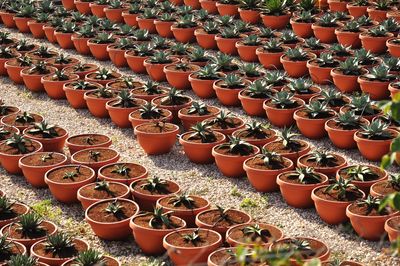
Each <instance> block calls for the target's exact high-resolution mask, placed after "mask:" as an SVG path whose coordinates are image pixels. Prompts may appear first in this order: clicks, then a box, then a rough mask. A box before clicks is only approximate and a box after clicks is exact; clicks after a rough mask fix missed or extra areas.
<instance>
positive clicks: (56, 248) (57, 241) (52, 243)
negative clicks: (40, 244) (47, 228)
mask: <svg viewBox="0 0 400 266" xmlns="http://www.w3.org/2000/svg"><path fill="white" fill-rule="evenodd" d="M44 249H45V251H46V252H48V253H51V254H53V256H58V257H60V258H67V257H68V255H69V254H71V253H72V254H73V253H75V252H76V251H75V245H74V241H73V239H72V238H70V237H69V236H67V235H66V234H64V233H55V234H53V235H48V236H47V238H46V241H45V242H44Z"/></svg>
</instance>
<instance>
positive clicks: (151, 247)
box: [129, 208, 186, 255]
mask: <svg viewBox="0 0 400 266" xmlns="http://www.w3.org/2000/svg"><path fill="white" fill-rule="evenodd" d="M129 226H130V227H131V229H132V233H133V236H134V238H135V241H136V243H137V244H138V246H139V247H140V249H141V250H142V251H143V253H145V254H147V255H158V254H162V253H164V252H165V249H164V247H163V245H162V243H163V238H164V237H165V236H166V235H167V234H169V233H170V232H174V231H176V230H179V229H182V228H185V227H186V223H185V221H184V220H182V219H180V218H178V217H176V216H173V215H172V213H171V212H167V213H164V210H163V209H162V208H155V209H154V211H153V212H148V213H143V214H139V215H136V216H134V217H133V218H132V219H131V221H130V224H129Z"/></svg>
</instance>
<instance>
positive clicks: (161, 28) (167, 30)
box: [154, 19, 175, 38]
mask: <svg viewBox="0 0 400 266" xmlns="http://www.w3.org/2000/svg"><path fill="white" fill-rule="evenodd" d="M174 23H175V22H174V21H162V20H158V19H156V20H155V21H154V25H155V26H156V30H157V33H158V35H160V36H161V37H163V38H172V37H174V34H173V33H172V30H171V26H172V25H173V24H174Z"/></svg>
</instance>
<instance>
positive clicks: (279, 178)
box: [276, 170, 329, 188]
mask: <svg viewBox="0 0 400 266" xmlns="http://www.w3.org/2000/svg"><path fill="white" fill-rule="evenodd" d="M287 172H291V171H290V170H289V171H287ZM287 172H283V173H280V174H279V175H278V176H277V177H276V178H277V181H278V180H279V182H281V183H283V184H289V185H292V186H298V187H304V188H310V187H319V186H321V185H324V183H326V181H328V180H329V177H328V176H327V175H326V174H323V173H320V172H317V174H318V175H320V176H321V177H323V178H324V180H323V181H321V182H319V183H316V184H300V183H290V182H286V181H284V180H282V179H281V176H282V175H284V174H286V173H287ZM278 185H279V184H278Z"/></svg>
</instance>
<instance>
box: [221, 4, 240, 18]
mask: <svg viewBox="0 0 400 266" xmlns="http://www.w3.org/2000/svg"><path fill="white" fill-rule="evenodd" d="M215 6H216V7H217V10H218V13H219V15H220V16H225V15H227V16H232V17H237V16H238V15H239V5H235V4H223V3H220V2H218V1H217V3H216V5H215Z"/></svg>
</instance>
